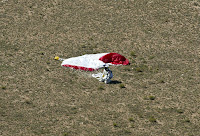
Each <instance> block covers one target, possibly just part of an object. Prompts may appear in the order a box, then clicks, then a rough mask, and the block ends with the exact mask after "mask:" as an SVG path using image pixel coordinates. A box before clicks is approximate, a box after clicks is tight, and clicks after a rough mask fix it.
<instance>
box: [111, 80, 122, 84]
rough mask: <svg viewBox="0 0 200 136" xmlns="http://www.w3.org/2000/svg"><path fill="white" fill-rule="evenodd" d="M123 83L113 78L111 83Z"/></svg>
mask: <svg viewBox="0 0 200 136" xmlns="http://www.w3.org/2000/svg"><path fill="white" fill-rule="evenodd" d="M120 83H122V82H121V81H117V80H112V81H111V82H110V83H109V84H120Z"/></svg>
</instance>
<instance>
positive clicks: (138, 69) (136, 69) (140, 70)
mask: <svg viewBox="0 0 200 136" xmlns="http://www.w3.org/2000/svg"><path fill="white" fill-rule="evenodd" d="M135 71H136V72H143V70H142V69H141V68H140V67H137V68H135Z"/></svg>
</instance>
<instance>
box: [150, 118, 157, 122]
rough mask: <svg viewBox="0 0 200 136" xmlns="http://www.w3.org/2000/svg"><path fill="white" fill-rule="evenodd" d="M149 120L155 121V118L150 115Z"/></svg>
mask: <svg viewBox="0 0 200 136" xmlns="http://www.w3.org/2000/svg"><path fill="white" fill-rule="evenodd" d="M149 121H150V122H152V123H155V122H157V121H156V119H155V118H154V117H150V118H149Z"/></svg>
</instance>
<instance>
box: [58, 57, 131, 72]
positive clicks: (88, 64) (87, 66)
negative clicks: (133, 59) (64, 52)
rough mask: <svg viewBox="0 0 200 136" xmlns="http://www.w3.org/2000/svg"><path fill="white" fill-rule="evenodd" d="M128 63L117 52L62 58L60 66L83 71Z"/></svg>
mask: <svg viewBox="0 0 200 136" xmlns="http://www.w3.org/2000/svg"><path fill="white" fill-rule="evenodd" d="M129 64H130V63H129V60H128V59H126V58H125V57H124V56H122V55H120V54H118V53H98V54H86V55H83V56H78V57H72V58H68V59H64V60H63V62H62V64H61V66H63V67H70V68H73V69H80V70H85V71H94V70H98V69H99V68H102V67H104V66H105V65H106V66H108V65H129Z"/></svg>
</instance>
